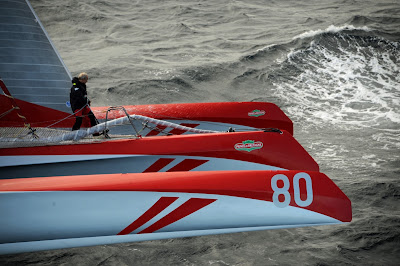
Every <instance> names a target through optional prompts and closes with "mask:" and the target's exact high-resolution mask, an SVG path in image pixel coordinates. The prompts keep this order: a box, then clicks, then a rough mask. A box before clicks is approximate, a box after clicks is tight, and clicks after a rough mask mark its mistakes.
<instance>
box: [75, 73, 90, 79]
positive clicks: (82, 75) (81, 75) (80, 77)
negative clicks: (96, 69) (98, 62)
mask: <svg viewBox="0 0 400 266" xmlns="http://www.w3.org/2000/svg"><path fill="white" fill-rule="evenodd" d="M78 79H79V80H88V79H89V76H88V74H87V73H86V72H82V73H80V74H79V76H78Z"/></svg>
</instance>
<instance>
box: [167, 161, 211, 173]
mask: <svg viewBox="0 0 400 266" xmlns="http://www.w3.org/2000/svg"><path fill="white" fill-rule="evenodd" d="M206 162H208V160H197V159H185V160H183V161H182V162H180V163H178V164H177V165H175V166H174V167H172V168H171V169H169V170H168V171H167V172H178V171H190V170H192V169H194V168H196V167H198V166H200V165H202V164H204V163H206Z"/></svg>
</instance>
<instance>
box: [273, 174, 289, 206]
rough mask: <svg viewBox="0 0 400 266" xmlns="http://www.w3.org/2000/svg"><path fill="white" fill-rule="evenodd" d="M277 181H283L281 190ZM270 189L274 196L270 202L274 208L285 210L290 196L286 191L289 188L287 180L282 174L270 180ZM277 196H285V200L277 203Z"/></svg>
mask: <svg viewBox="0 0 400 266" xmlns="http://www.w3.org/2000/svg"><path fill="white" fill-rule="evenodd" d="M278 180H282V181H283V187H281V188H279V187H278ZM271 187H272V190H273V191H274V194H273V195H272V201H273V202H274V204H275V206H276V207H279V208H285V207H287V206H289V203H290V194H289V191H288V190H289V187H290V182H289V178H288V177H287V176H285V175H282V174H279V175H274V176H273V177H272V179H271ZM279 195H283V196H285V200H284V201H283V202H280V201H279Z"/></svg>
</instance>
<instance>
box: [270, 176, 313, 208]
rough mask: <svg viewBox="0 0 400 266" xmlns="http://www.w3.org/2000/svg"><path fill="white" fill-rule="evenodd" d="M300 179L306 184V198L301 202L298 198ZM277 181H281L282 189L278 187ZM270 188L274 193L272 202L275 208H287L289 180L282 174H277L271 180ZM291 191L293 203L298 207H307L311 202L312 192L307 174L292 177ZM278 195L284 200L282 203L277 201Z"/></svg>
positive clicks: (288, 202)
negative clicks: (292, 192)
mask: <svg viewBox="0 0 400 266" xmlns="http://www.w3.org/2000/svg"><path fill="white" fill-rule="evenodd" d="M300 179H304V181H305V182H306V190H307V198H306V199H305V200H302V199H301V198H300V184H299V181H300ZM278 180H282V181H283V187H281V188H280V187H278ZM271 187H272V190H273V191H274V194H273V195H272V202H273V203H274V204H275V206H276V207H279V208H284V207H287V206H289V204H290V200H291V197H290V193H289V187H290V181H289V178H288V177H287V176H286V175H284V174H277V175H274V176H273V177H272V178H271ZM293 191H294V201H295V202H296V204H297V205H298V206H300V207H307V206H309V205H310V204H311V203H312V202H313V190H312V180H311V177H310V175H309V174H307V173H297V174H296V175H295V176H294V177H293ZM279 195H283V196H284V197H285V200H284V201H283V202H280V201H279Z"/></svg>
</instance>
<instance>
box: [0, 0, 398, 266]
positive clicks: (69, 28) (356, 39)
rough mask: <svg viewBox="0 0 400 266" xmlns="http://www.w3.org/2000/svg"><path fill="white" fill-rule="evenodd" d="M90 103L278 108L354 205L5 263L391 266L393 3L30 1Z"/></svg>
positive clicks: (394, 255) (394, 224)
mask: <svg viewBox="0 0 400 266" xmlns="http://www.w3.org/2000/svg"><path fill="white" fill-rule="evenodd" d="M31 4H32V6H33V8H34V9H35V11H36V12H37V14H38V16H39V17H40V19H41V20H42V23H43V24H44V26H45V27H46V29H47V31H48V32H49V34H50V36H51V38H52V40H53V42H54V43H55V45H56V47H57V48H58V50H59V52H60V54H61V56H62V57H63V59H64V61H65V63H66V65H67V66H68V68H69V70H70V71H71V72H72V74H73V75H76V74H77V73H79V72H81V71H86V72H88V73H89V75H90V81H89V83H88V87H89V95H90V96H91V97H90V98H91V100H92V103H93V104H94V105H99V106H103V105H117V104H118V105H121V104H150V103H169V102H203V101H268V102H274V103H276V104H277V105H278V106H280V107H281V109H282V110H284V112H285V113H286V114H287V115H288V116H289V117H290V118H291V119H292V120H293V122H294V124H295V137H296V139H297V140H298V141H299V142H300V143H301V144H302V145H303V146H304V147H305V148H306V150H307V151H308V152H309V153H310V154H311V155H312V156H313V157H314V159H315V160H316V161H317V162H318V163H319V165H320V169H321V172H324V173H325V174H327V175H328V176H329V177H330V178H331V179H332V180H333V181H334V182H335V183H336V184H337V185H338V186H339V187H340V188H341V189H342V190H343V192H344V193H345V194H346V195H347V196H348V197H349V198H350V199H351V201H352V204H353V221H352V222H351V223H349V224H346V225H341V226H321V227H309V228H299V229H287V230H275V231H263V232H252V233H238V234H228V235H219V236H207V237H196V238H186V239H173V240H164V241H150V242H143V243H132V244H120V245H110V246H99V247H88V248H79V249H68V250H58V251H48V252H37V253H27V254H21V255H14V256H3V257H0V263H1V264H10V265H12V264H34V265H58V264H63V265H73V264H79V265H100V264H101V265H161V264H167V265H173V264H179V265H294V264H296V265H345V264H355V265H399V264H400V205H399V203H400V202H399V200H400V185H399V182H398V180H399V178H400V61H399V58H400V2H398V1H389V0H385V1H370V0H363V1H358V0H354V1H353V0H350V1H344V0H343V1H338V0H336V1H331V0H318V1H261V0H260V1H227V0H221V1H154V0H149V1H130V0H115V1H105V0H91V1H75V0H65V1H64V0H63V1H61V0H57V1H55V0H34V1H33V0H32V1H31Z"/></svg>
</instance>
